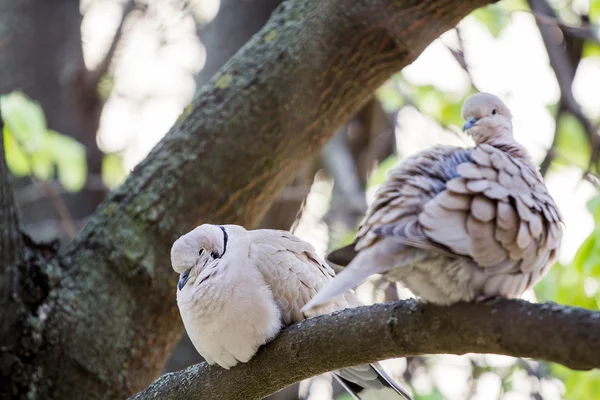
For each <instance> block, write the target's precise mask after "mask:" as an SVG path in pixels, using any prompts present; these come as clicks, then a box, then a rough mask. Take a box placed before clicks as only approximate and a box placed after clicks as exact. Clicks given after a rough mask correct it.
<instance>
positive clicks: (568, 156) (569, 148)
mask: <svg viewBox="0 0 600 400" xmlns="http://www.w3.org/2000/svg"><path fill="white" fill-rule="evenodd" d="M557 132H558V133H557V134H558V137H557V138H556V151H557V153H558V155H559V157H557V159H556V162H557V163H562V164H567V165H568V164H575V165H576V166H578V167H580V168H584V169H585V168H587V164H588V161H589V159H590V154H591V153H590V145H589V143H588V140H587V137H586V134H585V130H584V128H583V126H582V125H581V123H580V122H579V121H578V120H577V118H575V117H574V116H573V115H571V114H564V115H563V116H562V117H561V118H560V120H559V121H558V130H557Z"/></svg>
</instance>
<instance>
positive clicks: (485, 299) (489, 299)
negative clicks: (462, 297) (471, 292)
mask: <svg viewBox="0 0 600 400" xmlns="http://www.w3.org/2000/svg"><path fill="white" fill-rule="evenodd" d="M501 299H502V296H498V295H490V294H482V295H479V296H477V297H476V298H475V303H478V304H479V303H485V304H494V303H496V302H497V301H499V300H501Z"/></svg>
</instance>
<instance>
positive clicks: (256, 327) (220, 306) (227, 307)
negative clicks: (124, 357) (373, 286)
mask: <svg viewBox="0 0 600 400" xmlns="http://www.w3.org/2000/svg"><path fill="white" fill-rule="evenodd" d="M171 263H172V265H173V269H174V270H175V271H176V272H178V273H179V274H180V279H179V283H178V290H177V305H178V306H179V311H180V313H181V318H182V320H183V324H184V326H185V329H186V331H187V333H188V336H189V337H190V340H191V341H192V343H193V345H194V347H195V348H196V350H198V352H199V353H200V354H201V355H202V356H203V357H204V359H205V360H206V362H207V363H208V364H211V365H212V364H218V365H220V366H221V367H223V368H226V369H229V368H231V367H233V366H235V365H236V364H238V362H247V361H249V360H250V359H251V358H252V357H253V356H254V354H255V353H256V352H257V350H258V348H259V347H260V346H262V345H264V344H265V343H267V342H269V341H270V340H271V339H273V338H274V337H275V336H276V335H277V334H278V333H279V331H280V330H281V329H282V328H283V327H285V326H287V325H290V324H292V323H294V322H299V321H302V320H304V319H305V318H307V317H310V316H313V315H318V314H326V313H330V312H332V311H334V310H339V309H343V308H347V307H354V306H358V305H360V302H359V301H358V299H357V298H356V297H355V295H354V294H353V292H352V291H346V292H344V293H341V294H340V295H339V296H336V297H335V298H334V299H333V300H331V301H328V302H325V303H324V304H323V305H322V306H320V307H315V308H314V309H313V310H311V311H310V312H306V313H305V312H302V311H301V309H302V307H303V306H304V305H305V304H306V303H307V302H308V301H309V300H310V299H311V298H312V297H313V296H314V295H315V294H316V293H317V292H318V290H319V289H321V288H322V287H324V286H325V285H326V284H327V282H329V281H331V280H332V279H333V277H334V275H335V274H334V272H333V270H332V269H331V268H330V267H329V266H328V265H327V263H325V262H324V261H323V260H321V259H320V258H319V257H318V256H317V255H316V254H315V249H314V248H313V246H312V245H311V244H309V243H307V242H305V241H303V240H301V239H299V238H297V237H296V236H294V235H292V234H291V233H289V232H285V231H279V230H270V229H260V230H250V231H249V230H246V229H244V228H243V227H241V226H237V225H224V226H219V225H209V224H204V225H201V226H199V227H197V228H196V229H194V230H193V231H191V232H189V233H187V234H185V235H183V236H181V237H180V238H179V239H177V241H175V243H174V244H173V247H172V249H171ZM336 373H337V375H338V379H339V380H340V382H341V383H342V384H343V385H344V386H345V387H346V389H348V390H349V391H350V392H351V393H352V394H353V396H357V397H356V398H361V397H358V396H360V395H361V390H362V389H367V390H366V391H367V392H370V393H371V394H374V395H375V396H376V397H375V398H379V399H390V400H392V399H410V396H409V395H408V394H406V393H405V392H404V391H403V390H402V389H401V388H400V387H398V385H397V384H396V383H394V382H393V380H392V379H391V378H390V377H389V376H388V375H386V374H385V372H384V371H383V369H382V368H381V366H379V365H378V364H370V365H365V366H357V367H351V368H345V369H343V370H340V371H336ZM355 384H357V385H359V387H360V388H356V385H355ZM355 388H356V390H355ZM371 398H373V397H371Z"/></svg>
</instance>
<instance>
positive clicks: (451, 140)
mask: <svg viewBox="0 0 600 400" xmlns="http://www.w3.org/2000/svg"><path fill="white" fill-rule="evenodd" d="M17 3H18V4H17ZM279 4H280V1H279V0H222V1H219V0H187V1H186V0H164V1H160V2H152V1H150V0H145V1H144V0H135V1H130V0H127V1H122V0H81V1H76V0H54V1H16V0H2V1H0V93H1V95H2V96H1V97H0V101H1V106H2V111H3V114H4V119H5V121H6V125H7V126H6V130H5V136H4V140H5V146H6V152H7V154H6V157H7V161H8V165H9V168H10V170H11V172H12V174H13V177H14V185H15V188H16V190H15V196H16V200H17V202H18V206H19V211H20V214H21V221H22V223H23V225H24V226H23V228H24V229H25V230H26V231H27V232H28V233H29V234H30V235H31V236H32V237H34V238H35V239H37V240H43V241H50V240H58V241H59V242H60V243H65V242H67V241H68V240H69V239H70V238H72V237H73V236H74V235H75V234H76V233H77V232H78V230H79V229H81V227H82V226H83V225H84V224H85V222H86V218H87V217H88V216H89V215H90V214H91V213H92V212H93V211H94V209H95V208H96V207H97V205H98V204H99V203H100V202H101V201H102V200H103V199H104V198H105V197H106V195H107V194H108V193H109V191H110V190H111V189H112V188H114V187H116V186H118V185H119V184H120V183H121V182H122V181H123V180H124V179H125V178H126V176H127V174H128V172H129V171H130V170H131V169H132V168H134V167H135V165H136V164H137V163H138V162H139V161H140V160H142V159H143V158H144V157H145V155H146V154H147V153H148V152H149V151H150V149H151V148H152V147H153V146H154V145H155V144H156V143H157V142H158V141H159V140H160V139H161V137H162V136H163V135H164V134H165V133H166V132H167V131H168V129H169V128H170V127H171V126H172V125H173V123H174V122H175V121H176V120H177V119H178V118H179V117H180V116H181V115H182V113H183V114H184V115H185V107H186V105H187V104H188V103H189V102H190V100H191V99H192V98H193V96H194V93H195V92H196V90H197V89H198V88H200V87H201V86H202V84H203V83H205V82H207V81H208V80H209V79H210V78H211V77H212V75H213V74H214V73H215V72H216V71H217V70H218V69H219V68H220V67H221V66H222V65H223V64H224V63H225V62H226V61H227V59H228V58H229V57H231V56H232V55H233V54H234V53H235V52H236V51H237V49H239V48H240V47H241V46H243V45H244V43H245V42H246V41H247V40H248V39H249V38H250V36H251V35H252V34H254V33H255V32H257V31H258V30H259V29H260V27H261V26H262V25H263V24H264V23H265V22H266V21H267V19H268V17H269V15H270V14H271V12H272V11H273V10H274V9H275V8H276V7H277V6H278V5H279ZM598 24H600V0H591V1H587V0H554V1H550V0H548V1H546V0H529V1H524V0H502V1H500V2H498V3H496V4H494V5H492V6H489V7H486V8H482V9H479V10H477V11H476V12H474V13H473V14H471V15H470V16H468V17H467V18H465V19H464V20H463V21H462V22H461V23H460V24H459V25H458V27H457V28H456V29H453V30H451V31H448V32H446V33H445V34H444V35H442V36H441V37H440V38H439V39H438V40H436V41H435V42H433V43H432V44H431V45H430V46H429V47H428V48H427V49H426V50H425V51H424V52H423V54H422V55H421V56H420V57H419V58H418V59H417V60H416V61H415V62H414V63H413V64H411V65H410V66H408V67H406V68H405V69H404V70H402V71H398V73H397V74H396V75H395V76H393V77H392V78H391V79H390V80H389V81H388V82H386V84H384V85H383V86H382V87H381V88H380V89H379V90H378V91H377V93H376V94H375V96H374V97H373V98H371V99H365V105H364V107H363V108H362V109H361V110H360V111H359V112H358V113H357V114H356V115H354V117H353V118H352V119H351V120H350V121H349V122H348V123H347V124H346V125H345V126H342V127H340V129H339V131H338V132H337V133H336V135H335V137H334V138H333V139H332V140H331V141H330V142H329V143H328V144H327V145H326V146H325V148H324V149H323V150H322V151H321V152H320V153H319V154H315V155H314V157H313V159H312V160H309V161H307V162H306V164H305V166H304V168H303V169H302V170H301V171H299V174H298V176H296V177H294V179H293V180H292V181H291V183H290V184H289V185H288V186H287V187H286V188H285V189H284V190H283V191H282V192H281V194H280V196H279V198H278V199H277V201H276V202H275V203H274V204H273V205H272V207H271V209H270V210H269V211H268V213H267V214H266V215H265V217H264V218H263V220H262V222H261V224H260V225H261V227H268V228H279V229H292V230H293V231H294V232H295V233H296V234H297V235H298V236H300V237H302V238H303V239H306V240H308V241H310V242H311V243H313V244H314V245H315V247H316V248H317V250H318V251H319V253H320V254H321V255H324V254H325V253H326V252H327V251H328V250H331V249H333V248H336V247H338V246H341V245H344V244H347V243H349V242H351V241H352V240H353V235H354V233H355V229H356V225H357V224H358V223H359V222H360V219H361V217H362V216H363V215H364V212H365V210H366V208H367V205H368V204H369V202H370V201H371V199H372V196H373V193H374V191H375V190H376V189H377V186H378V185H379V184H380V183H381V182H382V181H383V179H385V174H386V171H387V169H389V168H390V167H391V166H393V165H394V164H395V163H396V162H398V161H400V160H402V159H403V158H405V157H407V156H409V155H411V154H413V153H415V152H417V151H420V150H423V149H426V148H428V147H430V146H432V145H433V144H436V143H443V144H453V145H458V146H468V145H469V144H470V139H468V138H467V137H465V136H464V135H463V134H462V133H461V131H460V126H462V123H463V121H462V119H461V117H460V107H461V105H462V102H463V101H464V99H465V98H466V97H468V96H469V95H470V94H472V93H474V92H476V91H488V92H492V93H494V94H497V95H499V96H500V97H501V98H502V99H503V100H504V101H505V102H506V103H507V105H508V106H509V108H510V109H511V110H512V112H513V116H514V126H515V135H516V137H517V139H518V140H519V141H520V142H521V143H523V144H524V145H525V146H526V147H527V148H528V149H529V151H530V152H531V154H532V155H533V158H534V160H535V161H536V162H538V163H539V164H540V167H541V171H542V173H543V175H544V176H545V178H546V181H547V184H548V187H549V189H550V192H551V194H552V195H553V196H554V198H555V199H556V201H557V203H558V204H559V206H560V207H561V209H562V212H563V215H564V218H565V222H566V233H565V237H564V241H563V248H562V253H561V257H560V260H559V262H558V263H557V265H555V266H554V268H553V269H552V270H551V272H550V274H549V275H548V276H547V277H546V278H544V279H543V280H542V281H541V282H540V283H539V284H538V285H537V286H536V287H535V289H534V291H531V292H529V293H527V294H526V298H527V299H529V300H531V301H540V302H541V301H555V302H558V303H561V304H567V305H572V306H580V307H586V308H591V309H598V305H599V302H600V291H599V290H598V289H599V286H600V197H598V189H597V187H598V179H597V178H596V176H597V175H598V155H599V153H600V139H599V137H598V125H599V123H600V44H599V43H600V28H599V25H598ZM244 134H252V132H245V133H244ZM358 293H359V295H360V297H361V299H362V300H363V301H364V302H366V303H372V302H375V301H392V300H395V299H401V298H406V297H410V296H411V294H410V293H409V292H408V291H407V290H406V289H404V288H402V287H401V286H399V285H398V286H397V285H395V284H389V283H386V282H385V281H384V280H382V279H380V278H374V279H371V280H370V281H368V282H366V283H365V284H363V285H362V286H361V287H360V288H359V290H358ZM507 323H510V321H507ZM532 334H535V333H532ZM540 340H543V338H540ZM201 360H202V359H201V358H200V357H199V355H198V354H197V353H196V351H195V350H194V348H193V347H192V346H191V344H190V343H189V341H188V340H187V338H184V339H183V340H182V342H181V343H180V345H179V346H178V348H177V349H176V350H175V352H174V354H173V356H172V358H171V359H170V361H169V362H168V364H167V365H166V367H165V370H166V371H173V370H178V369H183V368H185V367H187V366H188V365H190V364H193V363H197V362H200V361H201ZM383 364H384V366H385V367H386V368H387V369H388V371H389V372H390V373H391V374H392V375H393V376H394V377H396V378H397V379H399V380H401V381H402V382H403V383H404V385H405V387H407V388H410V389H411V390H412V392H413V394H414V397H415V399H429V400H434V399H435V400H437V399H457V400H459V399H477V400H483V399H506V400H521V399H523V400H526V399H534V400H541V399H548V400H551V399H593V398H600V372H599V371H591V372H575V371H571V370H569V369H567V368H564V367H561V366H558V365H554V364H548V363H543V362H534V361H531V360H525V359H516V358H511V357H505V356H495V355H465V356H460V357H459V356H451V355H440V356H429V357H414V358H407V359H397V360H389V361H386V362H384V363H383ZM272 398H277V399H298V398H302V399H312V400H316V399H323V400H327V399H332V398H337V399H349V397H348V395H345V394H344V393H343V391H342V390H341V389H340V388H339V387H338V386H337V385H336V384H332V379H331V377H330V376H328V375H324V376H320V377H316V378H313V379H311V380H308V381H304V382H301V383H300V384H297V385H294V386H292V387H290V388H288V389H286V390H284V391H282V392H280V393H278V394H276V395H274V396H272Z"/></svg>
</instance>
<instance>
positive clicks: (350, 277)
mask: <svg viewBox="0 0 600 400" xmlns="http://www.w3.org/2000/svg"><path fill="white" fill-rule="evenodd" d="M374 273H376V272H374V271H372V270H371V268H360V269H359V268H356V269H354V268H349V267H346V268H345V269H344V270H343V271H342V272H340V273H339V274H338V275H337V276H336V277H335V278H334V279H333V280H332V281H331V282H329V283H328V284H327V285H326V286H325V287H324V288H323V289H321V290H319V291H318V292H317V294H315V295H314V297H313V298H312V299H310V300H309V301H308V303H306V304H305V305H304V307H302V312H304V313H306V312H309V310H311V309H312V308H314V307H317V306H320V305H322V304H325V303H327V302H328V301H329V300H331V299H334V298H336V297H337V296H339V295H341V294H342V293H344V292H345V291H346V290H348V289H352V288H354V287H356V286H358V285H359V284H360V283H362V282H363V281H364V280H365V279H367V277H368V276H369V275H372V274H374Z"/></svg>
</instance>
